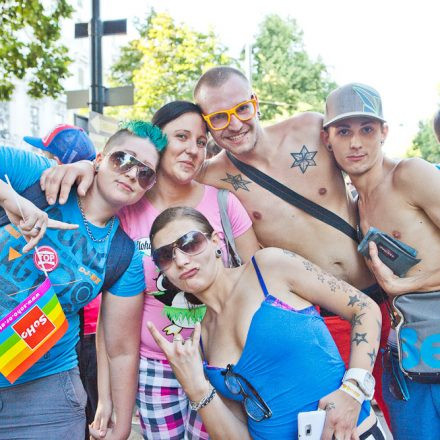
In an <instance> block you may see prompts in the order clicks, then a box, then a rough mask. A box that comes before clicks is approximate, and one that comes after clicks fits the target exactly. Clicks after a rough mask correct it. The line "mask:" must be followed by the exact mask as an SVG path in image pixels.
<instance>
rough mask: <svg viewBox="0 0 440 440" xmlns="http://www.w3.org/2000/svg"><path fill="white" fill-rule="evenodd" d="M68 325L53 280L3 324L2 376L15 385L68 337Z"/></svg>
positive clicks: (0, 334) (0, 322)
mask: <svg viewBox="0 0 440 440" xmlns="http://www.w3.org/2000/svg"><path fill="white" fill-rule="evenodd" d="M67 327H68V322H67V319H66V316H65V315H64V312H63V309H62V308H61V304H60V302H59V301H58V298H57V295H56V293H55V291H54V290H53V288H52V284H51V282H50V280H49V278H46V280H45V281H44V282H43V283H42V284H41V285H40V286H39V287H37V288H36V289H35V290H34V291H33V292H32V293H31V294H30V295H29V296H28V297H27V298H26V299H25V300H24V301H22V302H21V303H20V304H19V305H18V306H17V307H16V308H15V309H14V310H12V311H11V312H10V313H9V314H8V315H6V316H5V317H4V318H2V319H1V320H0V373H2V374H3V375H4V376H5V377H6V379H7V380H8V381H9V382H10V383H14V382H15V381H16V380H17V379H18V378H19V377H20V376H21V375H22V374H23V373H24V372H26V371H27V370H28V369H29V368H30V367H32V365H34V364H35V362H37V361H38V359H40V358H41V357H42V356H43V355H44V354H45V353H47V352H48V351H49V350H50V349H51V348H52V347H53V346H54V345H55V344H56V343H57V342H58V341H59V339H60V338H61V337H62V336H63V335H64V333H66V330H67Z"/></svg>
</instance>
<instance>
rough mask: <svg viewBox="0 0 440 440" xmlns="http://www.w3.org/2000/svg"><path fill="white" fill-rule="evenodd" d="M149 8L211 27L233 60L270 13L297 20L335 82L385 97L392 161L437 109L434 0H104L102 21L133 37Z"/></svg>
mask: <svg viewBox="0 0 440 440" xmlns="http://www.w3.org/2000/svg"><path fill="white" fill-rule="evenodd" d="M84 3H86V2H84ZM150 7H153V8H154V9H155V10H156V11H158V12H161V11H166V12H168V13H169V14H170V15H171V16H172V17H173V18H174V19H175V20H176V21H177V22H184V23H186V24H187V25H189V26H190V27H191V28H193V29H194V30H198V31H202V32H203V31H207V30H209V29H213V30H214V32H215V33H216V34H217V35H218V37H219V39H220V40H221V42H222V43H223V44H225V45H226V46H227V47H229V49H230V54H231V55H232V56H238V54H239V52H240V51H241V49H242V48H243V46H244V45H245V44H247V43H249V42H252V39H253V38H252V37H253V35H255V34H256V32H257V31H258V25H259V24H260V23H261V21H262V20H263V18H264V16H265V15H267V14H270V13H276V14H279V15H280V16H281V17H291V18H295V19H296V20H297V22H298V24H299V26H300V28H301V29H302V30H303V33H304V43H305V48H306V50H307V52H308V53H309V54H310V55H311V56H312V57H313V58H316V57H317V56H321V58H322V59H323V61H324V63H325V64H326V65H327V66H328V69H329V72H330V74H331V76H332V78H333V79H334V80H335V81H336V82H337V83H338V84H340V85H342V84H344V83H348V82H354V81H355V82H363V83H366V84H368V85H370V86H373V87H375V88H376V89H377V90H378V91H379V93H380V94H381V95H382V100H383V107H384V114H385V118H386V119H387V121H388V123H389V126H390V134H389V137H388V140H387V142H386V145H385V150H386V152H387V153H388V154H390V155H393V156H401V155H403V154H404V151H405V150H406V149H407V147H408V146H409V145H410V143H411V139H412V137H413V136H414V134H415V133H416V132H417V127H418V121H419V120H421V119H427V118H430V117H432V115H433V113H434V112H435V111H436V109H437V108H438V106H439V105H440V55H439V54H440V2H439V1H437V0H418V1H405V0H400V1H397V0H369V1H368V2H359V1H356V0H351V1H349V0H333V1H328V0H327V1H326V0H264V1H260V0H253V1H248V0H241V1H237V0H222V1H219V0H216V1H213V2H212V3H210V2H209V1H206V0H205V1H202V0H150V1H145V0H124V1H123V2H121V1H115V0H101V18H102V19H103V20H106V19H107V20H110V19H117V18H127V19H128V20H129V34H130V35H129V36H133V35H134V26H133V25H132V24H131V23H133V19H134V18H135V17H137V18H142V17H145V16H146V14H147V12H148V10H149V8H150ZM262 98H264V97H262Z"/></svg>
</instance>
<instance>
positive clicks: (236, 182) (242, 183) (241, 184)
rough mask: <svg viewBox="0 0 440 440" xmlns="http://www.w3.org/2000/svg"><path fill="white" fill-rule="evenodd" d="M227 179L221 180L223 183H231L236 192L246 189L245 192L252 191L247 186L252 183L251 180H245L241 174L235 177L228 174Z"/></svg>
mask: <svg viewBox="0 0 440 440" xmlns="http://www.w3.org/2000/svg"><path fill="white" fill-rule="evenodd" d="M226 176H227V177H226V179H220V180H223V182H227V183H230V184H231V185H232V186H233V188H234V190H235V191H238V190H239V189H244V190H245V191H250V190H249V188H248V187H247V185H249V184H250V183H252V182H251V181H250V180H244V179H243V178H242V177H241V174H237V175H235V176H234V175H233V174H229V173H226Z"/></svg>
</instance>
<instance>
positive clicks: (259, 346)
mask: <svg viewBox="0 0 440 440" xmlns="http://www.w3.org/2000/svg"><path fill="white" fill-rule="evenodd" d="M150 240H151V245H152V256H153V259H154V262H155V263H156V265H157V266H158V267H159V268H160V269H161V271H162V272H163V274H164V276H166V277H167V278H168V280H169V281H170V282H171V283H173V284H174V285H175V286H176V287H178V288H179V289H182V290H183V291H185V292H190V293H192V294H193V295H194V296H195V297H196V298H197V299H198V300H199V301H201V302H203V303H204V304H205V305H206V308H207V310H206V315H205V317H204V319H203V321H202V325H201V328H200V325H198V326H196V328H195V331H194V334H193V336H192V337H191V338H189V339H187V340H182V337H181V336H180V335H177V336H176V337H175V338H174V341H173V342H169V341H167V340H166V339H165V338H164V337H163V336H162V335H161V334H160V333H159V331H158V330H157V329H156V328H155V327H154V325H153V324H152V323H151V322H149V323H148V324H147V325H148V328H149V329H150V331H151V333H152V335H153V337H154V338H155V340H156V342H157V343H158V344H159V346H160V347H161V348H162V350H163V351H164V353H165V355H166V356H167V358H168V360H169V362H170V364H171V366H172V368H173V371H174V373H175V375H176V376H177V378H178V380H179V381H180V383H181V384H182V387H183V388H184V390H185V392H186V394H187V396H188V397H189V399H190V403H191V407H192V408H193V409H195V410H198V411H199V413H200V415H201V417H202V420H203V423H204V425H205V427H206V429H207V431H208V433H209V435H210V437H211V438H212V439H225V438H227V439H240V440H244V439H250V438H252V439H267V440H268V439H293V438H297V437H298V425H297V418H298V413H300V412H308V411H314V410H317V408H318V406H319V408H322V409H325V410H326V417H325V425H324V429H323V433H322V437H321V438H322V439H323V440H331V439H349V438H350V439H359V438H360V439H362V440H364V439H367V438H368V439H370V440H373V439H376V440H379V439H380V440H384V439H385V437H384V435H383V432H382V431H381V429H380V428H379V425H378V422H377V420H376V416H375V414H374V412H373V411H372V409H371V406H370V402H369V400H371V398H372V397H373V393H374V378H373V376H372V375H371V371H372V369H373V366H374V362H375V360H376V356H377V350H378V347H379V337H380V328H381V313H380V309H379V307H378V306H377V305H376V303H375V302H374V301H373V300H372V299H370V298H369V297H368V296H366V295H365V294H363V293H362V292H360V291H359V290H357V289H355V288H354V287H352V286H350V285H349V284H347V283H345V282H344V281H341V280H338V279H337V278H335V277H333V276H332V275H330V274H329V273H326V272H324V271H323V270H321V269H320V268H319V267H317V266H315V265H314V264H312V263H311V262H310V261H308V260H305V259H304V258H302V257H300V256H299V255H297V254H294V253H292V252H289V251H285V250H282V249H278V248H266V249H262V250H259V251H258V252H257V253H256V254H255V256H254V257H253V258H252V261H251V262H248V263H246V264H244V265H242V266H240V267H238V268H233V269H227V268H225V267H223V265H222V263H221V258H220V257H221V250H220V248H219V237H218V234H217V233H216V232H214V231H213V228H212V226H211V225H210V224H209V222H208V220H207V219H206V218H205V217H204V216H203V215H202V214H201V213H199V212H198V211H195V210H194V209H192V208H188V207H175V208H168V209H166V210H165V211H163V212H162V213H161V214H160V215H159V216H158V217H157V218H156V220H155V221H154V223H153V225H152V227H151V233H150ZM312 304H316V305H320V306H322V307H325V308H326V309H328V310H331V311H332V312H334V313H337V314H338V315H340V316H341V317H343V318H344V319H346V320H349V321H350V322H351V327H352V331H351V341H352V345H351V355H350V362H349V369H348V370H347V371H345V365H344V362H343V361H342V358H341V356H340V354H339V352H338V349H337V348H336V345H335V343H334V341H333V339H332V338H331V336H330V333H329V331H328V329H327V327H326V326H325V324H324V321H323V319H322V317H321V316H320V315H319V312H318V311H317V310H316V308H315V307H314V306H313V305H312ZM202 341H203V342H202ZM200 351H201V353H202V356H201V355H200ZM202 358H203V359H202ZM202 360H203V361H204V362H202ZM217 392H218V394H217ZM218 395H221V396H220V398H219V397H218ZM240 404H241V405H240Z"/></svg>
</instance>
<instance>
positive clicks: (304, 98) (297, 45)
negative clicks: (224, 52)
mask: <svg viewBox="0 0 440 440" xmlns="http://www.w3.org/2000/svg"><path fill="white" fill-rule="evenodd" d="M252 54H253V73H252V82H253V88H254V90H255V91H256V93H257V94H258V95H259V98H260V100H261V101H262V102H260V103H261V113H262V118H263V119H275V118H277V117H279V116H284V117H286V116H288V115H291V114H292V113H295V112H297V111H307V110H313V111H321V112H322V111H323V108H324V102H325V98H326V96H327V95H328V93H329V92H330V91H331V90H332V89H333V88H335V87H336V84H335V83H334V82H333V81H331V80H330V77H329V74H328V72H327V68H326V66H325V64H324V63H323V62H322V60H321V59H320V58H318V59H317V60H316V61H314V60H312V59H311V58H310V56H309V55H308V54H307V52H306V51H305V49H304V42H303V33H302V31H301V29H300V28H299V26H298V24H297V23H296V21H295V20H294V19H291V18H287V19H282V18H281V17H279V16H278V15H275V14H272V15H268V16H266V18H265V19H264V20H263V22H262V23H261V25H260V29H259V32H258V34H257V36H256V39H255V43H254V45H253V47H252Z"/></svg>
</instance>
